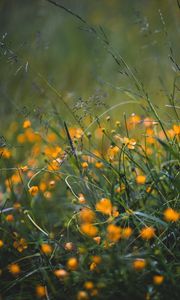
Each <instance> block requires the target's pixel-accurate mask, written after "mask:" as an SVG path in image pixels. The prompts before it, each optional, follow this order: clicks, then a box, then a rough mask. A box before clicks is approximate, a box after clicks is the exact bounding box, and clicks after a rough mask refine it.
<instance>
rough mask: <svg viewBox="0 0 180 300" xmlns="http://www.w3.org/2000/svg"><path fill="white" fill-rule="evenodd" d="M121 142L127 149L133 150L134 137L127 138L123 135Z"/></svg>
mask: <svg viewBox="0 0 180 300" xmlns="http://www.w3.org/2000/svg"><path fill="white" fill-rule="evenodd" d="M122 142H123V144H125V145H126V146H127V147H128V149H130V150H133V149H134V148H135V145H136V140H135V139H129V138H127V137H124V138H123V139H122Z"/></svg>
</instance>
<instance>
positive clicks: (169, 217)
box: [163, 207, 180, 222]
mask: <svg viewBox="0 0 180 300" xmlns="http://www.w3.org/2000/svg"><path fill="white" fill-rule="evenodd" d="M163 214H164V219H165V220H166V221H167V222H177V221H178V220H179V218H180V214H179V213H178V212H177V211H176V210H174V209H172V208H171V207H169V208H167V209H166V210H165V211H164V213H163Z"/></svg>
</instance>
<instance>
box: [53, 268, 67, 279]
mask: <svg viewBox="0 0 180 300" xmlns="http://www.w3.org/2000/svg"><path fill="white" fill-rule="evenodd" d="M54 275H55V276H56V277H58V278H59V279H65V278H66V277H67V276H68V272H67V271H66V270H64V269H58V270H55V271H54Z"/></svg>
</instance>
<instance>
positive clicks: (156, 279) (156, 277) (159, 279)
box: [153, 275, 164, 285]
mask: <svg viewBox="0 0 180 300" xmlns="http://www.w3.org/2000/svg"><path fill="white" fill-rule="evenodd" d="M163 281H164V276H162V275H154V276H153V282H154V284H156V285H160V284H161V283H163Z"/></svg>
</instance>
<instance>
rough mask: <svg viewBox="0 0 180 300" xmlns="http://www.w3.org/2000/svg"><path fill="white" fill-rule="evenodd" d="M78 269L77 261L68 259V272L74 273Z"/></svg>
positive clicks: (73, 258) (72, 258) (74, 258)
mask: <svg viewBox="0 0 180 300" xmlns="http://www.w3.org/2000/svg"><path fill="white" fill-rule="evenodd" d="M77 267H78V261H77V258H76V257H70V258H69V259H68V261H67V268H68V269H69V270H72V271H75V270H76V269H77Z"/></svg>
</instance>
